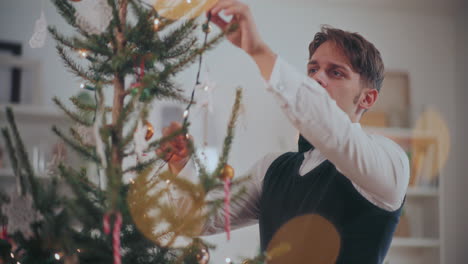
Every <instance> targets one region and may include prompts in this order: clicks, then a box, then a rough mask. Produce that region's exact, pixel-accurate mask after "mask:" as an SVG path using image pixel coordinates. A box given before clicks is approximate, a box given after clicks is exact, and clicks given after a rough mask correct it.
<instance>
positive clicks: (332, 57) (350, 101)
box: [307, 41, 364, 122]
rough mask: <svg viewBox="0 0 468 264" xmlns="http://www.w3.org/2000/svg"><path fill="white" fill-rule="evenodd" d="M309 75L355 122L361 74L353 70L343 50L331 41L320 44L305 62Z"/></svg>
mask: <svg viewBox="0 0 468 264" xmlns="http://www.w3.org/2000/svg"><path fill="white" fill-rule="evenodd" d="M307 73H308V75H309V77H311V78H313V79H314V80H316V81H317V82H318V83H319V84H320V85H321V86H322V87H323V88H325V89H326V90H327V92H328V94H330V96H331V98H333V99H334V100H335V101H336V103H337V105H338V106H339V107H340V108H341V109H342V110H343V111H344V112H346V113H347V114H348V116H349V117H350V119H351V121H353V122H357V121H358V119H359V117H358V110H359V100H360V98H361V96H362V93H363V91H364V89H362V82H361V76H360V75H359V73H357V72H355V71H353V69H352V66H351V63H350V61H349V59H348V58H347V57H346V55H345V54H344V53H343V51H342V50H341V49H340V48H339V47H337V46H336V45H335V44H334V43H333V42H330V41H326V42H324V43H323V44H322V45H320V46H319V47H318V48H317V50H316V51H315V53H314V54H313V55H312V57H311V58H310V60H309V63H308V64H307Z"/></svg>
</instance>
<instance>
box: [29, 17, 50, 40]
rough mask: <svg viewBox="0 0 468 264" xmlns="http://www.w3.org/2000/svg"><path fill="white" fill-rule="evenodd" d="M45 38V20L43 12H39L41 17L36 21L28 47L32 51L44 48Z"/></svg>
mask: <svg viewBox="0 0 468 264" xmlns="http://www.w3.org/2000/svg"><path fill="white" fill-rule="evenodd" d="M46 37H47V20H46V18H45V15H44V10H42V11H41V16H40V18H39V19H38V20H36V25H35V26H34V33H33V35H32V37H31V39H30V40H29V46H30V47H31V48H33V49H35V48H42V47H44V44H45V41H46Z"/></svg>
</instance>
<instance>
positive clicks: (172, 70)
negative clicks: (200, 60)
mask: <svg viewBox="0 0 468 264" xmlns="http://www.w3.org/2000/svg"><path fill="white" fill-rule="evenodd" d="M236 29H237V25H236V24H234V25H232V26H231V27H230V28H229V29H228V31H226V32H221V33H219V34H218V35H217V36H215V37H214V38H213V39H211V40H210V41H208V42H207V44H206V45H204V46H203V47H201V48H198V49H196V50H194V51H192V52H191V53H190V54H189V55H187V56H184V58H182V59H180V60H179V61H178V62H177V63H176V64H174V65H166V68H165V69H164V71H163V72H161V76H164V77H165V76H168V75H175V74H176V73H177V72H180V71H181V70H183V69H185V67H187V66H188V64H191V63H193V62H194V60H195V59H196V58H197V56H198V55H200V54H202V53H204V52H205V51H207V50H210V49H212V48H213V47H214V46H215V45H216V44H218V42H220V41H221V40H222V39H223V37H224V36H225V34H230V33H231V32H233V31H235V30H236Z"/></svg>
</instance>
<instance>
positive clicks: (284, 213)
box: [259, 152, 401, 264]
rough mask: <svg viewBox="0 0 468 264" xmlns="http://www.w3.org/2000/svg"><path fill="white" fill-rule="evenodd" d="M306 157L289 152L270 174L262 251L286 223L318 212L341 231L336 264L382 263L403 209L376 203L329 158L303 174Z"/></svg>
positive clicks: (262, 213) (263, 213) (262, 215)
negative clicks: (385, 206) (383, 206)
mask: <svg viewBox="0 0 468 264" xmlns="http://www.w3.org/2000/svg"><path fill="white" fill-rule="evenodd" d="M303 160H304V154H303V153H300V152H289V153H285V154H283V155H281V156H280V157H279V158H277V159H276V160H275V161H274V162H273V163H272V164H271V165H270V167H269V169H268V170H267V172H266V175H265V178H264V181H263V189H262V196H261V200H260V217H259V224H260V243H261V249H262V251H265V250H266V249H267V247H268V243H269V242H270V240H271V239H272V237H273V235H274V234H275V232H276V231H277V230H278V229H279V228H280V227H281V225H283V224H285V223H286V222H287V221H288V220H291V219H292V218H294V217H296V216H300V215H304V214H310V213H314V214H319V215H320V216H322V217H324V218H325V219H327V220H328V221H330V222H331V223H332V224H333V225H334V226H335V227H336V229H337V231H338V233H339V234H340V239H341V248H340V252H339V256H338V259H337V262H336V263H345V264H353V263H359V264H375V263H381V262H383V260H384V258H385V255H386V253H387V251H388V248H389V246H390V242H391V240H392V236H393V233H394V231H395V228H396V226H397V224H398V219H399V217H400V214H401V207H400V208H399V209H398V210H396V211H394V212H388V211H386V210H383V209H381V208H379V207H377V206H375V205H373V204H372V203H371V202H369V201H368V200H367V199H365V198H364V197H363V196H362V195H361V194H360V193H359V192H358V191H357V190H356V189H355V188H354V186H353V184H352V183H351V181H350V180H348V179H347V178H346V177H345V176H344V175H343V174H341V173H340V172H338V170H337V169H336V168H335V166H334V165H333V164H332V163H331V162H330V161H328V160H326V161H324V162H323V163H321V164H320V165H319V166H318V167H316V168H314V169H313V170H311V171H310V172H308V173H307V174H306V175H304V176H300V174H299V169H300V166H301V164H302V161H303ZM310 250H314V249H313V248H311V249H310ZM304 263H306V262H304Z"/></svg>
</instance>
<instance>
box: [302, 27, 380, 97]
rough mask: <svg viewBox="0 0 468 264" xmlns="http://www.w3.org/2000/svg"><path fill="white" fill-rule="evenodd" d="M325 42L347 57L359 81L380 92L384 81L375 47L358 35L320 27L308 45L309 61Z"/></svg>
mask: <svg viewBox="0 0 468 264" xmlns="http://www.w3.org/2000/svg"><path fill="white" fill-rule="evenodd" d="M326 41H332V42H333V43H334V44H336V45H337V46H338V47H339V48H341V50H343V52H344V54H345V55H346V57H348V59H349V61H350V63H351V66H352V69H353V70H354V71H355V72H357V73H359V74H360V75H361V80H362V81H364V83H365V84H366V85H367V86H369V87H371V88H375V89H377V91H379V92H380V88H381V87H382V82H383V79H384V64H383V62H382V58H381V57H380V52H379V51H378V50H377V49H376V48H375V46H374V45H373V44H372V43H370V42H369V41H367V40H366V39H365V38H364V37H362V36H361V35H360V34H358V33H352V32H348V31H344V30H341V29H337V28H333V27H330V26H327V25H325V26H322V27H321V31H320V32H317V34H315V36H314V40H312V42H311V43H310V44H309V59H310V58H312V55H314V52H315V51H316V50H317V49H318V47H319V46H320V45H322V44H323V43H324V42H326Z"/></svg>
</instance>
